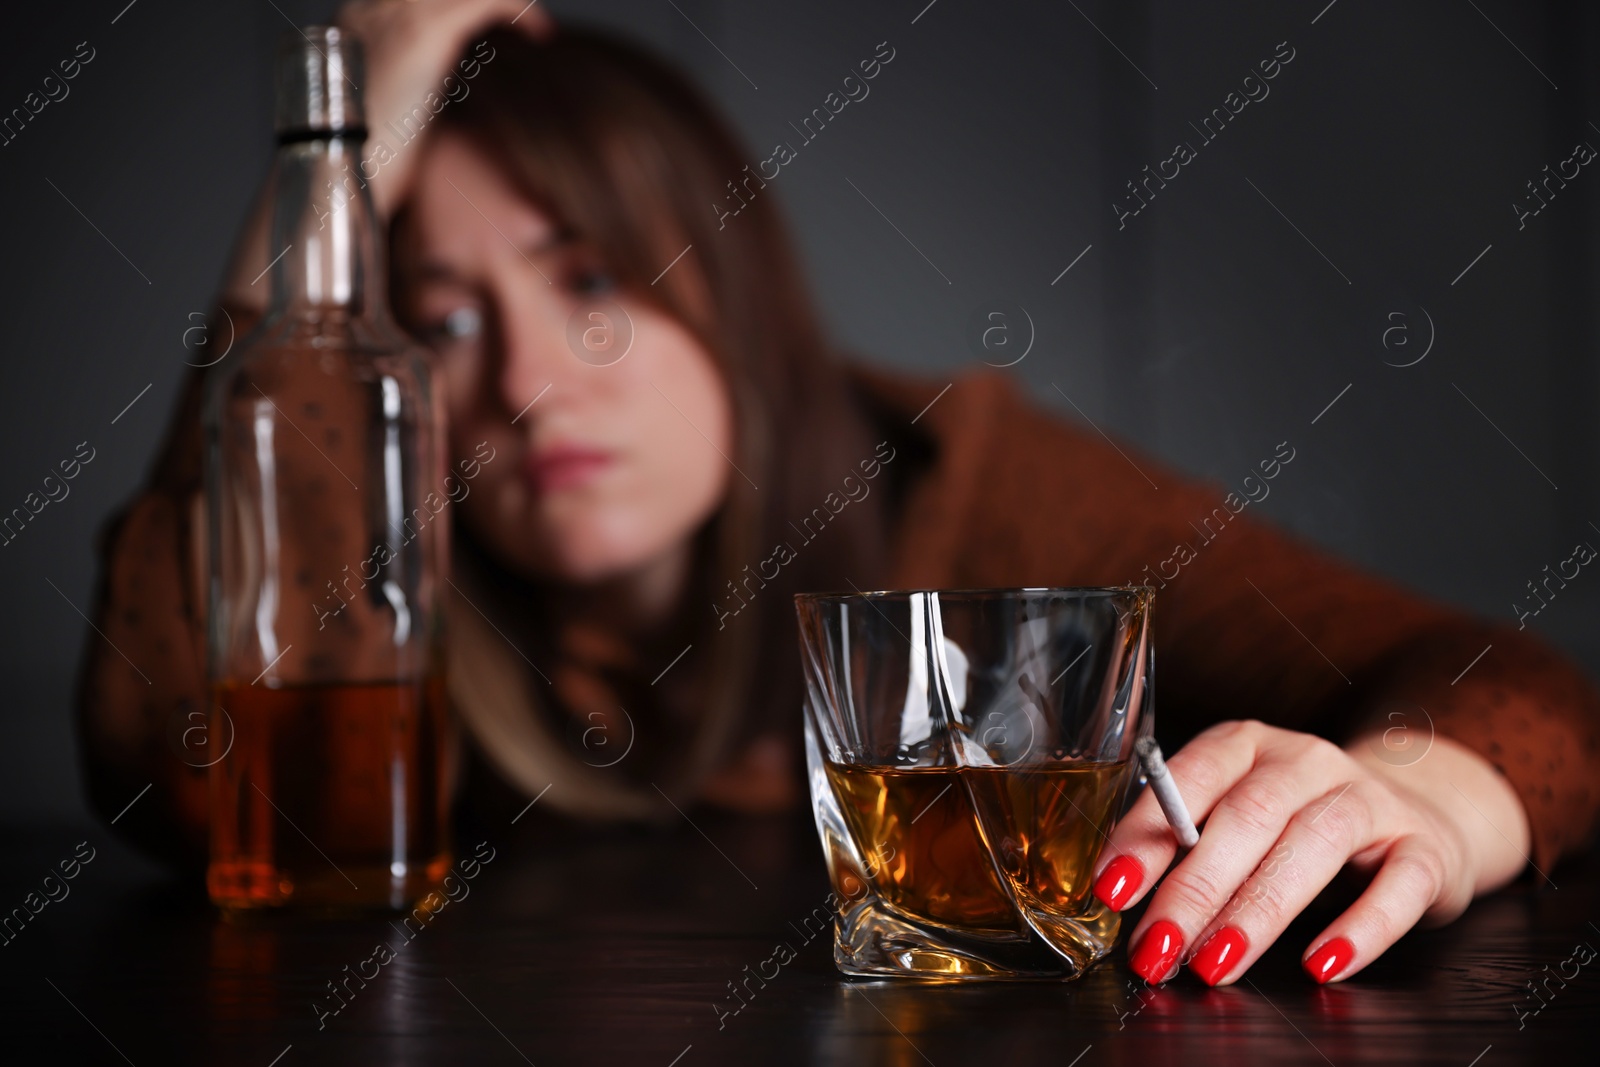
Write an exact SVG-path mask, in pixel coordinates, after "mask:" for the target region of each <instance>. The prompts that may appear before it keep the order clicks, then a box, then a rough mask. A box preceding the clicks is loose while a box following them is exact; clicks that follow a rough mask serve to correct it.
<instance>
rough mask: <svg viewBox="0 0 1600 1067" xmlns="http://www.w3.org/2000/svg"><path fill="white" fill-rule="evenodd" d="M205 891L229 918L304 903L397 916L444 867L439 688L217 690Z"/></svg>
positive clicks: (434, 683) (429, 683) (432, 682)
mask: <svg viewBox="0 0 1600 1067" xmlns="http://www.w3.org/2000/svg"><path fill="white" fill-rule="evenodd" d="M214 697H215V707H216V710H215V711H214V712H213V716H214V719H213V722H212V728H211V729H212V732H211V735H210V736H212V737H223V738H227V737H229V736H231V737H232V739H233V742H234V749H233V751H232V752H231V753H230V756H237V758H230V759H226V760H223V761H222V762H221V763H219V764H218V766H217V768H216V771H215V773H214V774H213V776H212V780H211V792H212V795H211V806H212V813H213V825H212V859H211V867H210V870H209V872H208V875H207V888H208V889H209V891H210V893H211V896H212V898H213V899H214V900H217V901H218V902H219V903H227V904H230V905H232V906H234V907H251V906H262V905H276V904H282V903H284V902H286V901H290V900H294V899H296V898H297V897H299V898H301V899H305V898H308V897H309V898H312V899H314V900H316V901H317V902H318V904H319V905H321V906H325V907H329V908H340V907H341V906H344V907H352V908H361V907H366V906H370V905H372V904H374V903H378V904H389V905H390V906H393V907H396V908H399V907H403V906H404V905H405V904H406V903H407V902H409V901H411V900H414V899H416V898H417V897H419V896H421V895H422V894H423V893H425V892H426V891H427V890H428V888H430V887H431V886H432V885H434V884H435V883H437V882H438V880H439V879H440V878H442V877H443V876H444V874H445V872H446V870H447V869H448V867H449V865H450V854H449V847H448V841H447V840H446V834H445V820H446V816H447V810H446V809H447V797H446V795H445V791H444V788H443V786H444V777H445V772H446V765H445V756H446V736H447V735H446V730H447V729H448V723H447V720H446V709H445V695H444V686H443V684H442V682H441V681H440V680H439V678H438V677H437V676H435V677H433V678H431V679H428V680H426V681H422V682H402V683H393V684H352V685H312V686H286V687H284V688H282V689H269V688H266V687H264V686H260V685H248V684H243V685H240V684H234V685H228V686H218V687H216V688H215V690H214Z"/></svg>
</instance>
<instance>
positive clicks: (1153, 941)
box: [1128, 919, 1183, 985]
mask: <svg viewBox="0 0 1600 1067" xmlns="http://www.w3.org/2000/svg"><path fill="white" fill-rule="evenodd" d="M1182 954H1183V931H1181V930H1179V929H1178V927H1177V926H1176V925H1174V924H1173V923H1169V922H1167V920H1165V919H1159V920H1157V921H1156V922H1153V923H1151V924H1150V929H1148V930H1146V931H1145V932H1144V937H1142V938H1140V939H1139V947H1138V948H1136V949H1134V950H1133V951H1132V952H1130V953H1129V954H1128V966H1130V967H1132V968H1133V971H1134V973H1135V974H1137V975H1138V976H1139V977H1140V978H1143V979H1144V980H1145V981H1146V982H1149V983H1150V984H1151V985H1157V984H1158V983H1160V982H1163V981H1165V980H1166V977H1167V972H1168V971H1170V970H1172V965H1173V964H1174V963H1177V962H1178V957H1179V956H1181V955H1182Z"/></svg>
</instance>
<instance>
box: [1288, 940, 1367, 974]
mask: <svg viewBox="0 0 1600 1067" xmlns="http://www.w3.org/2000/svg"><path fill="white" fill-rule="evenodd" d="M1355 954H1356V947H1355V946H1354V945H1352V944H1351V943H1350V942H1349V941H1347V940H1345V939H1344V938H1342V937H1335V938H1331V939H1329V940H1327V941H1324V942H1323V943H1322V947H1321V948H1319V949H1317V951H1315V952H1313V953H1312V954H1311V955H1309V956H1307V957H1306V958H1305V962H1304V963H1302V964H1301V965H1300V966H1302V967H1304V968H1305V969H1306V973H1307V974H1309V975H1310V976H1311V977H1312V978H1314V979H1316V981H1317V984H1318V985H1326V984H1327V983H1329V982H1331V981H1333V979H1335V978H1337V977H1338V976H1339V972H1340V971H1342V970H1344V969H1345V968H1346V967H1348V966H1349V965H1350V961H1351V960H1352V959H1354V958H1355Z"/></svg>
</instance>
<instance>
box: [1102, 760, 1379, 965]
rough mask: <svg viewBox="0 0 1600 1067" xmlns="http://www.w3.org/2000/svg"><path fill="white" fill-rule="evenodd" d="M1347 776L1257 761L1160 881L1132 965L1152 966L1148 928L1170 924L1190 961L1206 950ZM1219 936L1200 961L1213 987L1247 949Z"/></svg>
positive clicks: (1330, 764)
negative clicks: (1211, 932) (1265, 868)
mask: <svg viewBox="0 0 1600 1067" xmlns="http://www.w3.org/2000/svg"><path fill="white" fill-rule="evenodd" d="M1307 740H1308V741H1310V740H1312V739H1309V738H1308V739H1307ZM1316 743H1319V744H1326V742H1316ZM1329 747H1330V748H1331V747H1332V746H1329ZM1349 770H1350V768H1348V767H1345V766H1343V765H1342V764H1341V763H1340V762H1338V761H1333V760H1329V761H1325V762H1323V761H1314V760H1308V759H1306V758H1303V757H1300V758H1278V759H1267V758H1263V759H1261V760H1258V761H1257V763H1256V765H1255V766H1254V767H1253V768H1252V769H1251V770H1250V772H1249V773H1248V774H1246V775H1245V777H1244V779H1243V780H1242V781H1240V782H1239V783H1238V784H1237V785H1236V786H1234V787H1233V789H1231V790H1229V791H1228V792H1227V794H1226V795H1224V796H1223V797H1222V798H1221V799H1220V800H1218V801H1217V803H1216V805H1215V806H1214V807H1213V809H1212V810H1211V812H1210V813H1209V815H1207V817H1206V820H1205V831H1204V833H1202V834H1201V837H1200V843H1199V844H1197V845H1196V846H1195V847H1194V849H1193V850H1192V851H1190V853H1189V854H1188V855H1187V856H1185V857H1184V858H1183V859H1182V860H1181V861H1180V862H1179V863H1178V864H1177V866H1175V867H1173V868H1172V870H1170V871H1168V872H1167V874H1166V876H1165V877H1164V878H1163V879H1162V880H1161V884H1160V885H1159V886H1158V887H1157V888H1156V890H1155V893H1154V894H1153V895H1152V897H1151V899H1150V904H1149V907H1148V908H1147V909H1146V910H1145V913H1144V917H1143V919H1141V921H1140V923H1139V925H1138V926H1137V927H1135V928H1134V930H1133V932H1132V934H1131V935H1130V944H1132V945H1133V946H1134V949H1133V953H1134V955H1133V957H1132V958H1133V959H1135V960H1136V961H1137V962H1140V963H1144V962H1146V961H1147V960H1148V958H1149V950H1145V949H1142V944H1141V941H1140V938H1141V935H1142V934H1143V933H1144V928H1145V927H1147V926H1151V925H1153V924H1156V923H1165V924H1166V925H1165V926H1164V927H1163V937H1164V938H1172V939H1174V940H1176V941H1177V942H1178V943H1180V944H1181V945H1182V946H1183V948H1182V949H1181V950H1180V951H1184V952H1185V955H1189V954H1193V953H1194V952H1195V949H1196V948H1199V947H1200V946H1201V945H1202V944H1203V943H1204V938H1203V937H1202V935H1203V934H1204V933H1205V932H1206V931H1207V930H1208V929H1210V928H1212V927H1213V926H1214V924H1215V923H1216V922H1217V919H1218V917H1219V916H1220V915H1222V913H1223V912H1224V911H1225V910H1226V909H1227V908H1228V906H1229V902H1230V901H1232V900H1233V899H1234V896H1235V895H1236V894H1237V893H1238V892H1239V890H1240V888H1241V887H1242V886H1244V884H1245V882H1246V881H1247V880H1248V879H1249V878H1250V877H1251V876H1252V874H1253V873H1254V872H1256V871H1257V870H1258V869H1259V868H1260V867H1261V866H1262V865H1263V863H1265V862H1267V861H1269V858H1270V856H1269V854H1270V853H1271V852H1272V850H1273V847H1274V846H1275V845H1276V844H1277V843H1278V841H1279V839H1280V838H1281V837H1282V835H1283V832H1284V830H1285V828H1286V827H1287V826H1288V825H1289V821H1290V819H1291V818H1292V817H1293V816H1294V815H1295V813H1296V812H1299V811H1300V810H1302V809H1303V808H1305V807H1306V806H1307V805H1308V804H1310V803H1311V802H1312V801H1313V800H1315V799H1316V798H1317V797H1318V796H1320V795H1322V794H1323V793H1324V792H1326V791H1327V790H1328V789H1329V788H1330V787H1333V786H1335V785H1336V784H1337V781H1338V776H1340V774H1341V773H1346V774H1347V773H1348V772H1349ZM1346 855H1348V853H1346ZM1342 859H1343V857H1341V860H1342ZM1334 869H1335V870H1337V867H1336V868H1334ZM1329 877H1330V878H1331V877H1332V875H1331V874H1330V875H1329ZM1219 936H1221V937H1223V938H1224V940H1221V941H1216V940H1215V939H1213V941H1214V942H1215V943H1213V944H1209V945H1206V946H1205V948H1206V951H1205V952H1204V953H1202V954H1198V955H1197V956H1196V960H1195V966H1196V970H1197V973H1200V974H1201V975H1202V977H1207V978H1208V980H1209V978H1210V977H1214V976H1215V975H1216V974H1219V973H1225V972H1226V970H1227V967H1226V966H1225V965H1226V964H1230V963H1231V962H1232V961H1233V960H1234V959H1236V958H1237V957H1238V955H1239V954H1240V953H1241V952H1243V951H1245V950H1246V948H1247V947H1248V946H1247V944H1246V943H1245V942H1244V941H1243V940H1242V939H1241V938H1240V935H1239V932H1238V931H1237V930H1235V929H1232V928H1225V929H1224V930H1223V932H1222V933H1221V934H1219ZM1154 969H1155V968H1154V967H1153V966H1152V967H1151V970H1152V971H1153V970H1154ZM1168 970H1169V971H1170V968H1168ZM1164 977H1165V975H1164V974H1163V975H1159V976H1158V977H1157V979H1155V980H1160V978H1164ZM1146 978H1147V980H1148V979H1149V976H1148V975H1147V976H1146Z"/></svg>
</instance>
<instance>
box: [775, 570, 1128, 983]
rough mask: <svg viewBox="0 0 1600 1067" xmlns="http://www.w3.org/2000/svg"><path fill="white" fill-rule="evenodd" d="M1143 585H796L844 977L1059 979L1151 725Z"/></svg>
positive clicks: (1099, 948) (1111, 934)
mask: <svg viewBox="0 0 1600 1067" xmlns="http://www.w3.org/2000/svg"><path fill="white" fill-rule="evenodd" d="M1152 599H1153V594H1152V593H1151V591H1150V590H1149V589H1148V588H1146V587H1123V588H1105V589H1019V590H985V591H961V592H936V591H907V592H880V593H865V594H804V595H801V596H798V597H796V598H795V600H796V611H797V612H798V614H799V619H800V646H801V656H802V659H803V661H804V663H803V666H804V671H805V677H806V702H805V731H806V761H807V768H808V772H809V774H808V777H809V780H810V787H811V799H812V808H813V812H814V814H815V816H816V823H817V833H818V835H819V836H820V837H821V839H822V847H823V852H824V855H825V858H826V861H827V864H828V873H829V876H830V878H831V879H832V881H833V886H834V891H835V895H836V898H837V900H838V904H837V913H836V917H835V922H834V933H835V941H834V960H835V962H836V963H837V964H838V966H839V969H840V970H841V971H843V972H845V973H846V974H854V975H908V976H914V977H925V978H942V979H961V978H969V979H970V978H977V979H983V978H989V979H996V978H1074V977H1077V976H1079V975H1081V974H1082V973H1083V972H1084V971H1085V970H1086V969H1087V968H1088V967H1089V966H1090V965H1091V964H1092V963H1093V962H1094V961H1095V960H1097V959H1099V958H1100V957H1101V956H1104V955H1105V954H1106V953H1107V952H1108V951H1110V948H1111V945H1112V943H1113V942H1114V940H1115V937H1116V933H1117V929H1118V917H1117V915H1116V913H1114V912H1111V911H1109V910H1108V909H1106V908H1105V907H1104V906H1103V905H1102V904H1101V903H1100V902H1099V900H1098V899H1097V898H1095V897H1094V895H1093V894H1092V893H1091V891H1090V878H1091V875H1092V873H1093V871H1094V867H1095V864H1096V862H1097V859H1098V857H1099V855H1100V850H1101V849H1102V848H1103V847H1104V846H1105V842H1106V838H1107V835H1108V834H1109V833H1110V831H1111V828H1112V826H1113V825H1114V824H1115V822H1116V820H1117V818H1118V817H1119V816H1120V815H1121V813H1122V811H1123V809H1124V807H1125V806H1126V802H1127V797H1128V792H1129V789H1130V787H1131V786H1132V784H1133V783H1134V781H1135V780H1136V779H1137V777H1138V768H1137V766H1136V763H1137V760H1136V757H1135V756H1134V744H1135V743H1136V742H1137V741H1138V739H1139V738H1140V737H1145V736H1149V735H1150V734H1151V732H1152V731H1153V729H1154V718H1153V712H1154V707H1153V704H1152V691H1151V681H1152V669H1153V661H1152V652H1151V635H1150V608H1151V601H1152Z"/></svg>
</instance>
